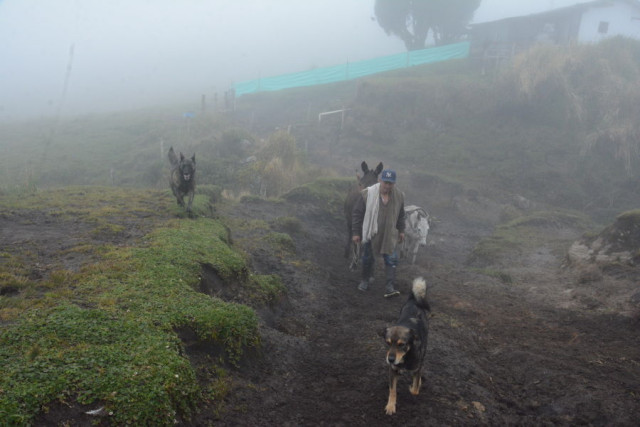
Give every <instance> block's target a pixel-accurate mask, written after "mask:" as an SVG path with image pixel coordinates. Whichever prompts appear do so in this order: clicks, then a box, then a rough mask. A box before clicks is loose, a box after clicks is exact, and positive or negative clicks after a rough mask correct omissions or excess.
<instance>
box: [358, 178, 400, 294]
mask: <svg viewBox="0 0 640 427" xmlns="http://www.w3.org/2000/svg"><path fill="white" fill-rule="evenodd" d="M395 183H396V171H394V170H391V169H385V170H383V171H382V173H381V174H380V178H378V183H377V184H374V185H372V186H370V187H368V188H365V189H364V190H362V191H361V192H360V194H361V197H359V198H358V201H357V202H356V205H355V207H354V208H353V216H352V225H353V227H352V230H353V236H352V240H353V242H354V243H355V244H359V243H362V281H361V282H360V284H359V285H358V289H359V290H361V291H366V290H367V289H368V288H369V284H370V283H372V282H373V269H374V262H375V256H376V255H382V259H383V260H384V268H385V278H386V284H385V289H384V296H385V298H389V297H392V296H395V295H400V292H398V291H397V290H396V289H395V281H396V267H397V265H398V252H397V250H396V246H397V245H398V244H399V243H402V241H403V240H404V193H402V191H400V190H398V189H397V188H396V186H395Z"/></svg>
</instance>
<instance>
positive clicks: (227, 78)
mask: <svg viewBox="0 0 640 427" xmlns="http://www.w3.org/2000/svg"><path fill="white" fill-rule="evenodd" d="M578 2H579V1H576V0H565V1H561V0H549V1H544V0H543V1H540V0H518V1H517V2H516V1H513V0H483V2H482V4H481V6H480V8H479V9H478V10H477V12H476V15H475V18H474V22H483V21H488V20H494V19H501V18H504V17H508V16H515V15H520V14H529V13H536V12H540V11H544V10H547V9H549V8H555V7H563V6H568V5H572V4H575V3H578ZM374 3H375V1H374V0H304V1H302V0H268V1H266V0H210V1H205V0H46V1H43V0H0V58H1V61H2V63H1V65H2V66H1V67H0V119H2V120H7V119H16V118H22V117H34V116H35V117H44V116H54V115H58V114H62V115H69V114H85V113H93V112H103V111H111V110H129V109H135V108H140V107H146V106H151V105H160V104H166V103H172V102H190V101H193V102H199V101H200V97H201V95H203V94H204V95H206V96H207V97H208V99H211V98H212V97H213V96H214V94H216V93H218V94H221V93H222V92H223V91H225V90H227V89H228V88H230V87H231V85H232V84H233V83H234V82H240V81H244V80H250V79H254V78H258V77H267V76H274V75H278V74H284V73H291V72H296V71H303V70H308V69H311V68H314V67H323V66H329V65H336V64H340V63H344V62H353V61H359V60H363V59H369V58H374V57H376V56H383V55H391V54H395V53H400V52H404V51H405V48H404V44H403V43H402V41H401V40H399V39H398V38H396V37H393V36H387V35H386V34H385V33H384V31H383V30H382V29H381V28H380V27H379V25H378V23H377V22H376V20H375V17H374Z"/></svg>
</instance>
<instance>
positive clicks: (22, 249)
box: [0, 39, 640, 424]
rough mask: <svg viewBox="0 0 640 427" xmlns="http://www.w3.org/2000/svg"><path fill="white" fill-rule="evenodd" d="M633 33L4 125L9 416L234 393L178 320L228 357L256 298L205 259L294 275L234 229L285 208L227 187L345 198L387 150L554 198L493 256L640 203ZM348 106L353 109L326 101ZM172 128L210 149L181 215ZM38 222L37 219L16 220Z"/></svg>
mask: <svg viewBox="0 0 640 427" xmlns="http://www.w3.org/2000/svg"><path fill="white" fill-rule="evenodd" d="M639 52H640V47H639V45H638V43H637V42H631V41H629V40H622V39H617V40H611V41H609V42H607V43H604V44H601V45H597V46H587V47H572V48H555V47H541V48H539V49H534V50H532V51H529V52H527V53H525V54H523V56H521V57H518V58H516V59H515V61H514V63H513V64H512V66H511V67H509V68H506V69H503V70H494V71H493V72H491V73H490V74H487V75H481V74H480V73H479V72H478V71H477V70H476V69H474V68H473V67H472V66H471V65H470V64H469V63H468V62H466V61H452V62H449V63H446V64H437V65H431V66H424V67H415V68H412V69H409V70H403V71H399V72H393V73H386V74H384V75H379V76H375V77H371V78H367V79H362V80H360V81H357V82H347V83H341V84H339V85H330V86H320V87H314V88H301V89H295V90H290V91H283V92H277V93H262V94H256V95H251V96H245V97H242V98H240V99H238V100H237V108H236V110H235V111H233V112H216V111H208V112H201V113H198V114H196V116H195V117H194V118H191V119H190V118H185V117H183V116H182V111H185V108H183V106H176V107H175V108H171V107H167V108H164V109H162V110H154V111H139V112H129V113H126V114H125V113H122V114H110V115H95V116H84V117H76V118H66V119H61V120H60V121H54V120H46V119H38V120H32V121H28V122H19V123H3V124H0V179H1V181H0V223H1V224H3V225H5V224H6V225H5V227H6V228H5V230H7V231H6V232H5V234H4V235H5V236H8V237H7V238H6V239H5V240H4V242H5V244H4V245H3V246H2V247H0V279H1V281H2V288H1V289H2V294H0V326H1V327H2V334H1V335H0V358H1V359H2V360H3V361H4V363H3V364H2V367H1V368H0V369H1V375H0V419H3V420H4V419H8V420H9V422H10V423H14V424H25V423H28V422H30V420H32V419H33V417H34V416H35V415H36V414H38V413H41V412H43V411H46V410H48V408H49V406H48V405H49V404H50V403H51V402H57V403H61V404H64V403H65V402H66V401H67V400H68V399H77V402H79V403H80V404H82V405H86V408H83V409H86V410H90V409H94V408H93V406H92V405H94V404H95V403H96V402H100V403H101V404H102V403H104V404H106V405H107V407H108V409H107V410H108V411H112V410H113V409H114V408H117V410H116V411H112V414H111V417H113V418H112V419H113V421H114V422H115V423H117V424H123V423H133V424H144V423H145V422H146V421H149V420H154V422H157V423H165V424H171V423H172V422H173V420H174V418H175V417H176V416H178V417H183V419H187V418H188V417H189V414H190V413H191V411H192V410H193V408H194V407H195V406H196V405H198V404H199V403H201V402H203V401H207V402H210V401H214V402H216V401H220V400H221V397H222V396H224V393H225V387H226V384H225V373H224V368H223V366H224V363H223V361H221V360H217V361H210V360H207V363H210V366H209V365H208V367H207V368H203V370H202V371H197V370H196V369H195V368H194V367H193V366H191V365H190V364H189V363H187V361H186V359H185V358H184V357H183V354H182V353H181V351H182V347H181V345H180V342H181V341H180V338H181V336H185V335H187V336H190V337H194V338H193V339H195V340H198V341H202V342H206V343H209V344H211V345H212V346H214V347H216V348H218V349H219V350H220V355H221V359H224V361H225V362H226V363H236V362H237V361H238V360H240V359H241V358H242V356H243V354H244V351H245V350H246V349H248V348H252V347H255V346H257V345H259V340H260V337H259V335H258V332H257V318H256V315H255V313H254V311H253V309H252V308H250V307H249V306H247V305H243V304H236V303H226V302H223V301H222V300H220V299H217V298H215V297H212V296H211V295H206V294H205V293H203V292H201V289H200V286H201V281H202V275H203V271H204V270H206V271H208V272H210V271H214V272H215V275H214V276H215V278H216V280H220V281H223V282H225V283H231V284H232V285H233V286H234V290H235V289H242V292H240V293H241V294H242V295H243V296H244V297H246V299H247V300H248V301H250V302H252V303H253V304H255V305H257V306H260V305H261V304H268V303H269V302H270V301H272V300H274V299H277V298H278V297H279V295H280V294H281V293H282V292H283V289H282V285H281V283H280V282H279V279H278V278H277V277H272V276H263V275H255V274H252V272H251V271H250V270H249V267H248V266H247V265H246V261H245V258H244V255H243V254H242V253H241V252H239V251H238V250H236V248H235V247H234V245H233V244H232V242H231V241H230V239H229V238H228V233H227V229H226V226H228V224H231V225H233V226H234V227H245V228H249V227H255V228H256V229H258V228H259V229H260V230H262V231H265V230H267V231H268V230H269V228H270V227H271V225H270V224H266V223H259V222H251V223H247V222H246V221H244V220H241V219H238V218H231V219H227V220H226V221H227V224H223V223H222V222H221V221H223V220H224V219H220V218H218V219H214V218H212V217H214V216H215V214H214V211H215V206H216V204H219V203H227V201H226V200H227V199H232V198H233V199H241V197H242V196H245V197H247V198H248V199H251V198H254V199H258V198H262V199H264V198H278V197H282V198H283V199H285V200H289V201H306V202H313V203H317V204H319V205H322V206H323V207H324V209H325V210H326V212H325V214H329V215H335V216H339V215H340V198H339V197H336V194H338V195H339V194H343V193H344V190H345V188H346V187H347V186H348V185H349V183H350V182H351V179H352V178H349V179H347V178H343V177H347V176H349V177H350V176H351V172H352V171H351V170H349V167H350V165H353V164H358V163H359V162H360V161H361V160H362V159H366V160H369V161H377V160H378V159H380V160H383V161H384V162H385V164H389V165H394V167H395V165H398V166H397V167H399V168H402V173H403V174H405V173H406V175H405V176H411V179H412V180H414V181H415V182H419V183H425V185H424V189H425V191H426V192H428V191H430V190H431V185H432V184H433V183H435V182H437V183H444V184H443V185H446V186H448V187H449V188H455V189H459V190H458V191H460V192H467V193H468V194H480V195H483V196H484V197H486V198H491V199H493V200H497V201H501V200H503V199H506V198H509V197H512V196H514V195H518V196H522V197H523V198H526V199H527V200H532V201H534V202H535V203H538V204H540V205H545V208H548V209H549V211H555V213H550V214H548V216H547V215H545V216H542V217H541V216H540V215H539V214H538V215H536V214H529V216H524V217H518V216H517V215H518V212H515V213H514V215H513V216H510V217H509V218H504V222H505V223H504V224H502V225H501V226H499V227H497V228H496V233H495V236H494V237H495V238H494V239H493V240H487V241H486V242H485V243H484V244H483V245H479V247H478V250H477V251H476V255H477V256H487V257H490V256H493V254H495V253H496V252H499V251H500V250H504V249H505V246H504V245H503V242H505V241H506V242H507V243H510V242H512V241H513V240H515V236H517V237H518V238H521V236H523V235H525V236H529V235H534V234H535V230H532V228H531V227H530V225H531V224H532V223H536V222H540V221H542V222H545V223H546V222H549V223H553V222H554V221H557V220H558V218H560V219H561V220H562V221H567V222H570V223H582V220H583V218H582V217H577V216H575V215H574V214H573V213H566V214H565V213H562V215H560V216H559V215H558V213H557V212H564V211H563V209H567V212H571V210H573V211H576V210H577V211H582V212H583V213H586V214H588V215H591V217H592V218H593V219H596V220H598V221H601V222H607V221H611V220H613V218H615V217H616V215H617V214H619V213H620V212H623V211H628V210H631V209H633V208H636V207H637V205H638V203H637V200H638V198H639V197H640V185H639V184H638V182H640V181H639V180H638V178H639V176H638V175H639V174H640V172H639V163H638V148H639V147H638V143H639V142H640V138H639V135H640V132H639V131H638V129H639V126H640V123H638V122H637V117H638V116H639V115H638V113H639V111H638V108H640V107H639V106H640V83H639V82H640V79H638V77H639V75H640V53H639ZM594 64H595V66H594ZM342 108H345V109H347V112H346V113H345V116H344V118H345V120H344V122H343V121H342V116H341V115H333V116H329V117H326V118H325V119H323V120H322V122H320V121H319V120H318V114H319V113H320V112H323V111H333V110H337V109H342ZM169 146H174V148H176V150H177V151H181V152H184V153H185V154H186V155H191V154H192V153H196V160H197V167H198V172H197V180H198V191H197V193H198V194H197V196H196V200H195V209H196V211H197V213H198V215H199V218H198V219H196V220H193V221H177V220H175V217H177V216H180V215H182V212H181V211H180V210H178V209H177V208H175V206H174V201H173V200H172V199H171V196H170V194H169V190H168V184H167V175H168V168H169V167H168V161H167V159H166V152H167V151H168V149H169ZM335 176H339V177H341V178H339V179H329V180H326V179H325V178H327V177H328V178H331V177H335ZM318 178H322V179H318ZM245 200H247V199H245ZM169 206H171V207H169ZM281 221H282V223H280V224H276V226H275V228H274V230H279V231H273V232H265V233H266V234H265V236H264V237H263V238H261V239H254V240H255V244H264V245H266V246H267V247H268V248H269V251H270V252H273V253H276V254H279V253H286V252H287V251H289V250H290V249H291V238H290V236H289V235H288V234H286V233H284V232H281V231H280V230H285V231H286V230H290V231H291V232H292V233H295V232H296V230H298V229H299V227H300V225H299V222H298V221H297V219H296V218H295V217H294V216H292V217H289V218H282V219H281ZM34 224H36V225H38V226H40V227H42V228H39V229H38V230H39V233H41V234H42V236H37V235H34V236H26V237H25V236H24V235H23V234H21V233H25V232H28V230H29V227H28V226H29V225H34ZM47 233H50V234H47ZM40 237H41V240H43V241H45V242H49V243H48V246H46V245H45V246H42V242H41V240H38V238H40ZM252 237H253V236H252ZM19 239H22V240H24V241H23V242H22V244H21V245H17V244H16V241H18V240H19ZM51 242H55V243H53V244H52V243H51ZM43 253H44V254H46V257H47V259H48V263H47V265H44V266H42V265H39V261H38V260H39V259H40V257H42V256H43V255H42V254H43ZM203 269H204V270H203ZM203 384H204V386H203ZM176 414H177V415H176Z"/></svg>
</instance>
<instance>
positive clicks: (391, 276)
mask: <svg viewBox="0 0 640 427" xmlns="http://www.w3.org/2000/svg"><path fill="white" fill-rule="evenodd" d="M384 272H385V276H386V279H387V283H386V285H385V287H384V297H385V298H391V297H394V296H396V295H400V292H399V291H397V290H396V288H395V287H394V285H395V283H396V266H395V265H388V264H385V266H384Z"/></svg>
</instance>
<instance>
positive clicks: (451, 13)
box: [375, 0, 480, 50]
mask: <svg viewBox="0 0 640 427" xmlns="http://www.w3.org/2000/svg"><path fill="white" fill-rule="evenodd" d="M478 6H480V0H376V3H375V14H376V19H377V20H378V24H379V25H380V26H381V27H382V29H383V30H384V31H385V32H386V33H387V34H393V35H394V36H397V37H400V38H401V39H402V40H403V41H404V45H405V46H406V47H407V50H417V49H424V47H425V44H426V41H427V37H428V36H429V33H431V36H432V37H433V40H434V42H435V44H436V45H442V44H447V43H452V42H455V41H457V40H459V39H460V38H462V36H463V35H464V34H465V33H466V28H465V27H466V25H467V24H468V23H469V21H471V18H473V14H474V12H475V11H476V9H477V8H478Z"/></svg>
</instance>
